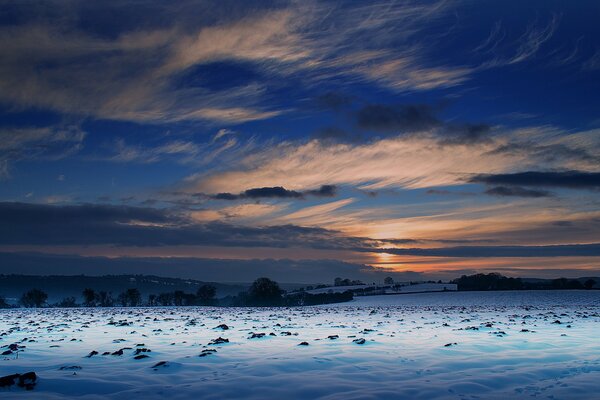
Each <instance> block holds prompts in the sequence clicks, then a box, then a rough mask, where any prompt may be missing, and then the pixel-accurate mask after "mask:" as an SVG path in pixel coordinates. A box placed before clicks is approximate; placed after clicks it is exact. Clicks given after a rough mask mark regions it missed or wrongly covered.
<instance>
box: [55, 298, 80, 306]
mask: <svg viewBox="0 0 600 400" xmlns="http://www.w3.org/2000/svg"><path fill="white" fill-rule="evenodd" d="M57 307H64V308H71V307H79V304H77V301H76V300H75V297H65V298H64V299H62V300H61V301H60V302H59V303H58V304H57Z"/></svg>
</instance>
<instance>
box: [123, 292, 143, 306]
mask: <svg viewBox="0 0 600 400" xmlns="http://www.w3.org/2000/svg"><path fill="white" fill-rule="evenodd" d="M117 300H118V301H119V303H120V304H121V305H122V306H123V307H137V306H139V305H140V304H142V294H141V293H140V291H139V290H137V289H135V288H132V289H127V290H126V291H124V292H123V293H121V294H120V295H119V297H118V298H117Z"/></svg>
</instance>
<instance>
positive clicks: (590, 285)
mask: <svg viewBox="0 0 600 400" xmlns="http://www.w3.org/2000/svg"><path fill="white" fill-rule="evenodd" d="M595 284H596V281H595V280H593V279H591V278H590V279H588V280H587V281H585V282H584V283H583V287H584V288H586V289H588V290H589V289H592V288H593V287H594V285H595Z"/></svg>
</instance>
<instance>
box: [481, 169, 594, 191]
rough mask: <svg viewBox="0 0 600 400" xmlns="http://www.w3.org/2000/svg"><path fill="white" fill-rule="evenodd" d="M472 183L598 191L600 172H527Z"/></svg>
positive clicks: (493, 176)
mask: <svg viewBox="0 0 600 400" xmlns="http://www.w3.org/2000/svg"><path fill="white" fill-rule="evenodd" d="M470 182H472V183H485V184H487V185H505V186H531V187H554V188H567V189H590V190H598V189H600V172H582V171H559V172H539V171H526V172H517V173H513V174H491V175H476V176H474V177H472V178H471V179H470Z"/></svg>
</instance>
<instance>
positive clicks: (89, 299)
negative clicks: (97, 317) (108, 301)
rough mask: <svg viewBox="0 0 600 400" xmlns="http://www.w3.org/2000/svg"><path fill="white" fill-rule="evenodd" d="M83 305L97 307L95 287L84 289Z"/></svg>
mask: <svg viewBox="0 0 600 400" xmlns="http://www.w3.org/2000/svg"><path fill="white" fill-rule="evenodd" d="M82 295H83V305H84V307H96V296H97V295H96V292H94V289H90V288H86V289H83V292H82Z"/></svg>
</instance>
